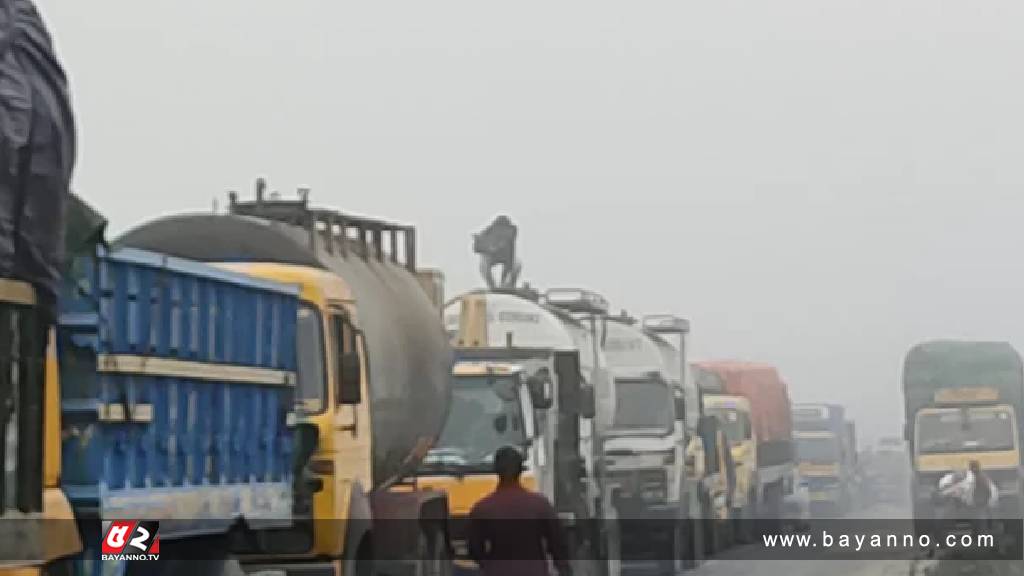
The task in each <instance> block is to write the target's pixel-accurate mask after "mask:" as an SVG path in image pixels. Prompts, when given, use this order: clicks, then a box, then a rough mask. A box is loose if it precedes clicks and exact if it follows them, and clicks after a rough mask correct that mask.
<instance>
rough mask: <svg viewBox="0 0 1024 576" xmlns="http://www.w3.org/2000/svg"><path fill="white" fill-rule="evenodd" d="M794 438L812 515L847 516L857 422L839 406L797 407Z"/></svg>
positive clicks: (803, 405) (801, 405)
mask: <svg viewBox="0 0 1024 576" xmlns="http://www.w3.org/2000/svg"><path fill="white" fill-rule="evenodd" d="M793 436H794V438H795V439H796V456H797V461H798V462H799V469H800V476H801V478H802V479H803V480H804V482H805V483H806V484H807V488H808V492H809V493H810V498H811V509H812V512H814V513H816V514H820V513H822V512H831V513H835V514H839V515H842V514H845V513H846V511H847V510H848V509H849V507H850V498H851V495H852V494H853V469H854V464H855V462H856V453H855V445H856V444H855V440H854V438H853V436H854V428H853V423H852V422H851V421H849V420H847V419H846V410H845V409H844V408H843V407H842V406H840V405H838V404H797V405H795V406H794V407H793Z"/></svg>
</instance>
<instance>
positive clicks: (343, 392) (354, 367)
mask: <svg viewBox="0 0 1024 576" xmlns="http://www.w3.org/2000/svg"><path fill="white" fill-rule="evenodd" d="M339 379H340V382H339V383H338V404H359V403H361V402H362V401H363V389H362V386H361V383H362V380H363V369H362V367H361V366H360V365H359V354H356V353H351V354H345V355H344V356H342V357H341V374H339Z"/></svg>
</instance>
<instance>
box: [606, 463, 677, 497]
mask: <svg viewBox="0 0 1024 576" xmlns="http://www.w3.org/2000/svg"><path fill="white" fill-rule="evenodd" d="M608 484H609V486H610V487H611V489H612V490H617V491H618V494H619V496H620V497H621V498H636V499H640V500H645V501H664V500H665V499H666V497H667V496H668V475H667V474H666V472H665V470H663V469H657V468H655V469H647V470H628V471H627V470H617V471H614V472H611V473H609V475H608Z"/></svg>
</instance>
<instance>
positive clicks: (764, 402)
mask: <svg viewBox="0 0 1024 576" xmlns="http://www.w3.org/2000/svg"><path fill="white" fill-rule="evenodd" d="M693 370H694V377H695V378H696V380H697V385H698V388H699V389H700V390H701V393H702V394H703V405H704V406H703V407H704V411H705V413H707V414H710V415H714V416H716V417H717V419H718V420H719V421H720V422H721V423H722V426H723V427H724V429H725V434H726V437H727V438H728V439H729V443H730V445H731V446H732V450H731V451H732V458H733V460H734V462H735V465H736V490H735V492H734V498H733V501H732V502H731V505H732V507H733V517H734V518H737V519H741V520H742V522H740V523H739V524H740V527H741V528H743V530H741V531H742V532H745V534H742V536H744V537H746V538H749V537H750V536H751V534H750V533H749V529H750V528H751V526H752V523H751V522H750V520H753V519H758V518H760V519H771V520H774V519H779V518H781V517H782V515H783V507H784V506H783V505H784V499H785V498H786V497H787V496H789V495H790V494H792V493H793V489H794V486H793V484H794V472H795V469H796V467H795V462H794V457H793V448H792V441H793V432H792V425H791V420H790V401H789V393H788V388H787V386H786V383H785V382H783V380H782V379H781V378H780V377H779V374H778V371H777V370H776V369H775V368H774V367H773V366H770V365H767V364H760V363H755V362H742V361H732V360H720V361H704V362H696V363H694V364H693Z"/></svg>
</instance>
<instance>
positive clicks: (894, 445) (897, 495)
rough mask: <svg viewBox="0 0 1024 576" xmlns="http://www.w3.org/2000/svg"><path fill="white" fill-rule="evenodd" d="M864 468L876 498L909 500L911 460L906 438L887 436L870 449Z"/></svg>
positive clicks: (876, 500)
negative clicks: (908, 454) (908, 455)
mask: <svg viewBox="0 0 1024 576" xmlns="http://www.w3.org/2000/svg"><path fill="white" fill-rule="evenodd" d="M867 460H868V461H867V462H865V466H864V470H865V475H866V480H865V481H866V482H867V483H868V490H869V491H870V494H871V497H872V499H873V500H874V501H875V502H883V503H895V504H901V503H904V502H906V501H907V495H908V489H909V480H908V478H909V476H910V475H909V471H910V461H909V458H908V457H907V447H906V442H905V441H904V440H903V439H902V438H899V437H893V436H883V437H882V438H879V439H878V442H877V443H876V444H875V446H874V449H873V450H870V452H868V453H867Z"/></svg>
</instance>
